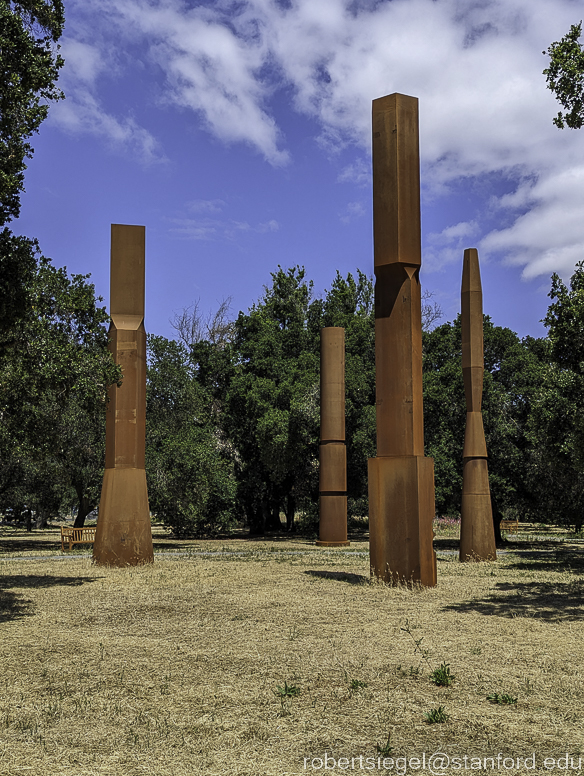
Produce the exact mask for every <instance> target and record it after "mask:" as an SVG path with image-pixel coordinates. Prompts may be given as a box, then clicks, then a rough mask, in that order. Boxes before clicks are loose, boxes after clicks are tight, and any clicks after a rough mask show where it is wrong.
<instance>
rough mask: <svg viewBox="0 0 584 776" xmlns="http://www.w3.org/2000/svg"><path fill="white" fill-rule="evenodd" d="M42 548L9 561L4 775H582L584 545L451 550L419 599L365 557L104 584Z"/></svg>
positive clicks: (249, 559)
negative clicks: (483, 559) (468, 553)
mask: <svg viewBox="0 0 584 776" xmlns="http://www.w3.org/2000/svg"><path fill="white" fill-rule="evenodd" d="M20 536H22V534H21V535H20ZM2 539H6V537H5V536H3V535H2V536H0V546H1V545H2ZM41 539H42V537H41V538H40V539H38V541H37V544H35V542H34V541H31V543H29V544H25V545H23V547H24V552H19V551H18V549H19V544H18V542H17V541H16V539H15V538H14V537H13V539H12V540H11V541H5V542H4V545H3V546H4V552H3V553H2V554H1V555H0V633H1V638H0V699H1V707H0V773H1V774H2V775H3V776H4V774H31V775H32V776H65V775H66V776H95V775H97V774H104V775H106V774H107V776H122V774H123V776H139V775H140V776H142V774H148V775H150V774H152V776H187V775H188V776H191V774H193V775H194V774H197V775H199V774H200V775H201V776H203V775H204V776H231V775H235V774H237V775H238V776H264V775H266V776H268V775H271V774H274V775H275V774H277V775H278V776H283V775H284V774H304V773H314V772H317V773H318V772H325V770H326V771H327V772H332V773H343V772H349V773H355V772H357V773H364V772H369V773H372V772H374V773H377V772H380V773H401V774H404V773H406V772H407V773H413V772H416V771H418V772H420V773H422V772H424V771H425V772H426V773H433V772H434V773H438V772H444V773H459V772H461V771H466V770H480V771H481V772H483V771H493V770H494V771H497V772H504V773H524V772H525V773H550V772H556V773H558V772H560V771H561V772H566V769H565V768H564V767H563V766H564V764H566V765H567V766H568V768H567V770H573V769H576V768H577V767H578V759H579V758H580V757H581V758H582V759H581V766H582V769H584V726H583V724H582V723H583V709H582V705H583V700H584V638H583V637H584V624H583V619H582V613H583V601H582V595H583V592H584V556H583V555H582V549H581V548H580V547H578V546H577V545H574V544H568V543H566V542H564V543H553V542H545V541H543V542H540V543H535V542H527V541H524V542H523V543H519V542H517V543H515V544H513V545H512V546H511V547H510V549H509V551H508V552H506V553H505V554H501V555H500V557H499V560H497V561H496V562H494V563H481V564H472V563H471V564H460V563H459V562H458V560H457V556H456V555H455V554H454V553H453V552H452V551H450V552H449V551H448V547H449V544H448V541H444V543H443V547H444V548H445V549H442V550H440V549H439V551H438V558H439V560H438V573H439V584H438V587H436V588H435V589H432V590H419V589H415V590H409V589H405V588H404V589H397V588H390V587H386V586H384V585H380V584H372V583H371V582H370V581H369V573H368V556H367V543H366V542H354V543H353V544H352V546H351V547H349V548H346V549H342V550H326V549H323V548H317V547H315V546H313V545H312V544H311V543H310V542H308V541H302V540H298V541H280V542H271V543H270V542H258V541H253V542H252V541H246V540H243V539H242V540H229V541H214V542H211V541H208V542H202V541H201V542H191V543H188V545H181V544H180V543H177V542H175V543H173V542H168V546H167V549H175V550H177V549H181V548H183V550H184V547H185V546H186V547H187V549H186V552H187V554H182V555H179V554H175V555H174V556H173V555H170V554H164V555H157V557H156V560H155V563H154V564H153V565H151V566H147V567H142V568H134V569H104V568H96V567H93V566H92V565H91V560H90V558H89V557H87V556H86V555H85V556H84V554H83V553H84V552H86V551H87V550H83V549H81V550H80V551H78V552H73V553H71V554H69V553H67V556H66V558H64V559H59V556H60V555H61V553H60V551H59V552H56V551H55V541H54V539H55V537H54V536H53V537H52V538H51V537H49V540H47V541H45V542H44V543H43V541H42V540H41ZM438 543H439V544H440V540H439V541H438ZM158 545H160V542H158ZM37 547H38V549H37ZM7 550H8V551H7ZM204 553H209V554H204ZM443 664H448V668H447V669H443V671H442V674H445V673H446V675H448V671H449V672H450V674H451V675H452V676H453V677H454V679H453V680H452V683H451V684H450V686H437V685H436V684H435V683H433V681H432V679H431V677H432V675H433V674H434V672H435V671H436V669H440V667H441V666H443ZM439 673H440V672H439ZM488 696H491V700H489V699H488ZM515 699H516V700H515ZM496 701H500V702H498V703H497V702H496ZM504 701H508V702H504ZM438 709H441V710H442V712H441V713H440V712H437V711H436V710H438ZM433 710H434V714H433V718H435V719H436V718H437V719H441V718H442V719H444V720H445V721H443V722H440V721H436V722H431V721H428V720H427V719H426V716H425V715H430V716H432V711H433ZM388 739H389V740H388ZM379 750H381V751H379ZM434 752H443V753H445V754H447V755H449V756H450V757H451V758H453V759H451V762H450V765H449V767H448V768H447V769H446V770H444V771H441V770H440V769H439V765H440V763H439V762H438V761H437V760H436V759H435V760H433V761H432V763H430V756H431V755H432V753H434ZM325 753H326V758H327V759H326V762H325V759H324V758H325ZM566 754H568V760H567V761H566V762H565V757H566ZM498 755H499V759H498V760H497V756H498ZM532 755H534V756H535V768H533V767H532V763H533V762H534V761H532V760H531V759H528V761H527V767H526V765H525V764H524V763H521V762H520V764H519V767H517V758H531V757H532ZM465 756H466V758H467V760H466V761H465V760H464V757H465ZM424 757H425V758H426V759H425V760H424ZM457 757H458V758H460V760H456V759H455V758H457ZM332 758H334V762H333V759H332ZM342 758H345V759H342ZM368 758H369V759H368ZM403 758H408V759H407V760H405V761H404V759H403ZM412 758H418V760H419V762H417V760H416V759H412ZM478 758H480V759H478ZM485 758H492V760H489V759H485ZM511 758H512V759H511ZM546 758H555V759H554V762H553V765H554V767H553V768H552V767H550V766H551V765H552V762H551V760H547V765H546V764H544V761H545V760H546ZM557 758H562V759H560V761H559V763H558V761H557ZM339 760H340V762H339ZM325 766H326V768H325ZM479 766H480V767H479Z"/></svg>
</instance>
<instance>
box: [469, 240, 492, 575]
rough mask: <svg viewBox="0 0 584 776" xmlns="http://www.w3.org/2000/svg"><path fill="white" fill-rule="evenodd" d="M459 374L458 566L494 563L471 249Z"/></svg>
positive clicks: (478, 302) (479, 315)
mask: <svg viewBox="0 0 584 776" xmlns="http://www.w3.org/2000/svg"><path fill="white" fill-rule="evenodd" d="M460 296H461V303H462V304H461V307H462V315H461V322H462V374H463V376H464V393H465V396H466V431H465V435H464V450H463V452H462V460H463V473H462V510H461V521H460V560H463V561H466V560H494V559H495V557H496V555H497V551H496V549H495V529H494V526H493V515H492V509H491V493H490V490H489V469H488V465H487V445H486V442H485V431H484V428H483V413H482V406H481V405H482V399H483V371H484V357H483V289H482V286H481V271H480V268H479V254H478V251H477V250H476V248H468V249H467V250H465V252H464V263H463V266H462V289H461V295H460Z"/></svg>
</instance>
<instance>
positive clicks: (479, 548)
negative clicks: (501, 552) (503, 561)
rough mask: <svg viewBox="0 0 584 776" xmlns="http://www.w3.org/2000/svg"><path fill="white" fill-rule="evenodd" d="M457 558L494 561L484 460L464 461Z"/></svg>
mask: <svg viewBox="0 0 584 776" xmlns="http://www.w3.org/2000/svg"><path fill="white" fill-rule="evenodd" d="M459 558H460V560H461V561H473V560H474V561H480V560H495V559H496V558H497V550H496V546H495V528H494V526H493V512H492V507H491V494H490V491H489V470H488V464H487V459H486V458H467V459H465V461H464V468H463V474H462V507H461V512H460V552H459Z"/></svg>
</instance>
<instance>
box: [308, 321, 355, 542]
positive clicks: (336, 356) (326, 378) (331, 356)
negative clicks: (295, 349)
mask: <svg viewBox="0 0 584 776" xmlns="http://www.w3.org/2000/svg"><path fill="white" fill-rule="evenodd" d="M319 450H320V466H319V492H320V499H319V501H320V522H319V534H318V541H317V542H316V543H317V544H318V545H320V546H324V547H339V546H344V545H347V544H350V542H349V541H348V540H347V451H346V447H345V330H344V329H343V328H341V327H339V326H327V327H326V328H324V329H321V331H320V448H319Z"/></svg>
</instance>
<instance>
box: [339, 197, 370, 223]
mask: <svg viewBox="0 0 584 776" xmlns="http://www.w3.org/2000/svg"><path fill="white" fill-rule="evenodd" d="M366 213H367V210H366V209H365V207H364V205H363V204H362V203H361V202H349V203H348V204H347V206H346V207H345V210H344V212H343V213H342V214H341V216H340V218H341V221H342V222H343V223H344V224H349V223H351V221H354V220H355V219H356V218H361V216H364V215H365V214H366Z"/></svg>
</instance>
